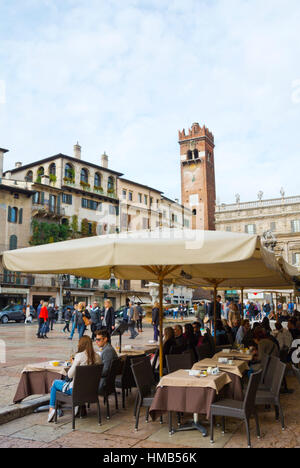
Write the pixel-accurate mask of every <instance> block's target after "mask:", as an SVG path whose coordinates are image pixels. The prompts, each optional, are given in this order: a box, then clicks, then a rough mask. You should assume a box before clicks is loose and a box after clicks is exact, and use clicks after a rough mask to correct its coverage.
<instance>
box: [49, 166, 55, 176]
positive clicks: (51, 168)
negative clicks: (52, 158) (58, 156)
mask: <svg viewBox="0 0 300 468" xmlns="http://www.w3.org/2000/svg"><path fill="white" fill-rule="evenodd" d="M50 174H51V175H54V176H55V175H56V165H55V163H52V164H50V166H49V175H50Z"/></svg>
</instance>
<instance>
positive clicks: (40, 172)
mask: <svg viewBox="0 0 300 468" xmlns="http://www.w3.org/2000/svg"><path fill="white" fill-rule="evenodd" d="M44 173H45V170H44V168H43V166H41V167H39V168H38V171H37V174H38V176H42V175H44Z"/></svg>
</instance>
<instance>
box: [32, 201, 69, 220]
mask: <svg viewBox="0 0 300 468" xmlns="http://www.w3.org/2000/svg"><path fill="white" fill-rule="evenodd" d="M32 213H33V216H41V217H45V218H46V217H56V216H64V215H65V209H64V208H62V207H61V206H57V205H53V204H52V203H50V202H49V201H45V202H44V203H34V202H33V205H32Z"/></svg>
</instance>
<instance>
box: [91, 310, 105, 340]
mask: <svg viewBox="0 0 300 468" xmlns="http://www.w3.org/2000/svg"><path fill="white" fill-rule="evenodd" d="M90 315H91V332H92V340H93V341H94V339H95V336H96V335H95V331H96V330H100V329H101V326H102V323H101V314H100V308H99V306H98V302H97V301H94V303H93V308H92V309H91V312H90Z"/></svg>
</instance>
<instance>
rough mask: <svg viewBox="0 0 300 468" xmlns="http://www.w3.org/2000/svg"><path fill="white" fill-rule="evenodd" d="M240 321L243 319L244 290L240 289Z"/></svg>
mask: <svg viewBox="0 0 300 468" xmlns="http://www.w3.org/2000/svg"><path fill="white" fill-rule="evenodd" d="M241 309H242V310H241V320H243V319H244V288H242V289H241Z"/></svg>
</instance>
